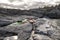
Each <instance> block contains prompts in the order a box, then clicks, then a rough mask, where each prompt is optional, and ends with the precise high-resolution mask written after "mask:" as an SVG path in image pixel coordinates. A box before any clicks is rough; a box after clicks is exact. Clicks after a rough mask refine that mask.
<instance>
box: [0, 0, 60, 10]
mask: <svg viewBox="0 0 60 40" xmlns="http://www.w3.org/2000/svg"><path fill="white" fill-rule="evenodd" d="M0 3H5V4H13V5H14V6H15V5H16V6H18V7H20V8H21V6H22V8H23V9H30V8H39V7H42V8H44V7H45V6H49V7H50V6H55V5H58V4H60V0H12V2H11V0H0ZM18 7H16V8H18Z"/></svg>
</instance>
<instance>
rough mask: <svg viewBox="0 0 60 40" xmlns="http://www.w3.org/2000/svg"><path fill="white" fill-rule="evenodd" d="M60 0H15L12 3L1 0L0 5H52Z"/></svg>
mask: <svg viewBox="0 0 60 40" xmlns="http://www.w3.org/2000/svg"><path fill="white" fill-rule="evenodd" d="M59 1H60V0H14V1H13V2H12V3H11V2H9V0H0V3H8V4H15V5H19V4H22V3H29V2H30V3H34V2H45V3H50V4H56V2H59Z"/></svg>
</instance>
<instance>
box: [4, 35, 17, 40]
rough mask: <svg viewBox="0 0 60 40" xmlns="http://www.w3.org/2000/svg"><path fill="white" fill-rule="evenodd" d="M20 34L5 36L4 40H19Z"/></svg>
mask: <svg viewBox="0 0 60 40" xmlns="http://www.w3.org/2000/svg"><path fill="white" fill-rule="evenodd" d="M17 39H18V36H10V37H5V38H4V40H17Z"/></svg>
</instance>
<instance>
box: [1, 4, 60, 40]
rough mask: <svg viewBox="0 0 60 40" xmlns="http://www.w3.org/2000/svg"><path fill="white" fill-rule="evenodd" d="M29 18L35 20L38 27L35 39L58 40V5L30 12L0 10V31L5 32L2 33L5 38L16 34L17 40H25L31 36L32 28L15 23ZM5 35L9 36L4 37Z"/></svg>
mask: <svg viewBox="0 0 60 40" xmlns="http://www.w3.org/2000/svg"><path fill="white" fill-rule="evenodd" d="M30 17H34V18H37V20H36V21H37V22H36V25H37V26H38V27H37V28H36V31H35V39H38V38H39V37H41V36H42V37H41V38H40V39H41V40H43V38H44V39H45V38H47V39H49V40H60V25H59V24H60V22H59V21H60V5H59V6H56V7H50V8H48V7H45V8H38V9H30V10H19V9H4V8H0V30H1V31H4V32H5V31H6V32H5V33H4V35H5V37H8V36H10V37H11V35H13V34H16V35H17V36H18V40H20V39H21V40H27V39H28V38H29V37H30V35H31V28H32V26H31V25H30V24H29V23H27V24H22V25H20V24H18V23H17V21H20V20H23V19H25V18H30ZM11 32H12V33H11ZM2 33H3V32H2ZM6 33H7V34H9V33H11V34H10V35H8V36H6ZM1 35H3V34H1ZM13 36H14V35H13ZM3 37H4V36H3ZM5 37H4V38H5ZM2 39H3V38H2ZM40 39H39V40H40Z"/></svg>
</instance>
